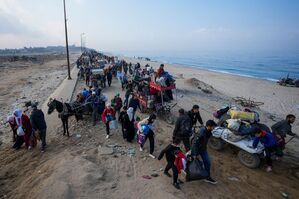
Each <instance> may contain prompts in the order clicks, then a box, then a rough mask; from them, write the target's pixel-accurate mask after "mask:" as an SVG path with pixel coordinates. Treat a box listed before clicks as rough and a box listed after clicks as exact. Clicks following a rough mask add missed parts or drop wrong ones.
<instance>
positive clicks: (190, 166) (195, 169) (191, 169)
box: [186, 159, 208, 181]
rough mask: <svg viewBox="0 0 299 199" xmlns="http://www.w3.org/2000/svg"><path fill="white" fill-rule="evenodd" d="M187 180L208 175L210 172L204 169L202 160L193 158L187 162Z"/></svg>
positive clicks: (198, 178)
mask: <svg viewBox="0 0 299 199" xmlns="http://www.w3.org/2000/svg"><path fill="white" fill-rule="evenodd" d="M186 173H187V175H186V181H191V180H201V179H205V178H207V177H208V172H207V171H206V170H205V169H204V167H203V164H202V162H201V161H200V160H197V159H195V160H193V161H188V162H187V168H186Z"/></svg>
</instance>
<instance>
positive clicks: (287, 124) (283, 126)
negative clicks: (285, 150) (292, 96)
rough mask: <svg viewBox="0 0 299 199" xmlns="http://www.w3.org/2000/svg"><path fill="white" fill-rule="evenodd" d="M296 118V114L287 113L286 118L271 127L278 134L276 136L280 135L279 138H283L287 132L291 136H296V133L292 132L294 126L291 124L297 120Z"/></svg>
mask: <svg viewBox="0 0 299 199" xmlns="http://www.w3.org/2000/svg"><path fill="white" fill-rule="evenodd" d="M295 119H296V117H295V115H292V114H289V115H287V117H286V119H285V120H282V121H280V122H277V123H276V124H274V125H273V126H272V127H271V129H272V132H273V133H274V134H276V136H278V137H279V138H283V139H284V138H285V137H286V136H287V134H288V135H290V136H295V135H296V134H295V133H293V132H292V126H291V124H293V123H294V122H295Z"/></svg>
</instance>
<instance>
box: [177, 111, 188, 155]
mask: <svg viewBox="0 0 299 199" xmlns="http://www.w3.org/2000/svg"><path fill="white" fill-rule="evenodd" d="M179 115H180V116H179V117H178V119H177V121H176V123H175V127H174V130H173V138H174V139H175V138H178V139H180V140H181V141H182V142H183V144H184V147H185V150H186V152H188V151H189V150H190V136H191V134H192V128H191V122H192V121H191V119H190V118H189V116H188V115H186V114H185V110H184V109H180V110H179Z"/></svg>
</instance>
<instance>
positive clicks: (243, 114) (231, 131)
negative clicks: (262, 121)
mask: <svg viewBox="0 0 299 199" xmlns="http://www.w3.org/2000/svg"><path fill="white" fill-rule="evenodd" d="M213 115H214V117H216V118H218V119H219V122H218V125H219V126H221V127H224V129H221V130H222V131H223V132H221V134H222V136H224V137H225V139H228V140H230V141H233V142H236V141H239V140H241V139H243V138H244V137H246V136H247V135H250V134H253V130H254V127H255V126H256V125H258V122H259V114H258V113H257V112H255V111H251V110H249V109H244V111H242V110H238V109H236V108H230V107H228V106H227V107H224V108H222V109H219V110H218V111H216V112H215V113H213ZM218 130H219V129H218ZM219 133H220V132H219ZM224 137H223V138H224Z"/></svg>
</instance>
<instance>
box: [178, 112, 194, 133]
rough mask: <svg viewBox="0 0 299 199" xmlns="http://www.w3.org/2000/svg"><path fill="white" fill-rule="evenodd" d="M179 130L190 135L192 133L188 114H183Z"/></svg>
mask: <svg viewBox="0 0 299 199" xmlns="http://www.w3.org/2000/svg"><path fill="white" fill-rule="evenodd" d="M180 132H181V133H182V134H184V135H185V134H188V135H191V133H192V121H191V118H190V117H189V116H188V115H185V116H184V117H183V118H182V120H181V124H180Z"/></svg>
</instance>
